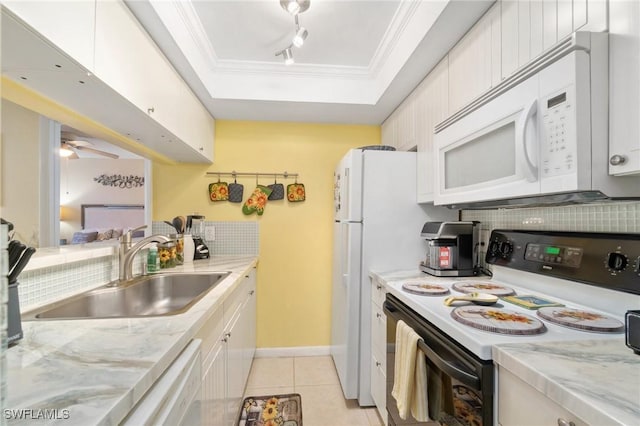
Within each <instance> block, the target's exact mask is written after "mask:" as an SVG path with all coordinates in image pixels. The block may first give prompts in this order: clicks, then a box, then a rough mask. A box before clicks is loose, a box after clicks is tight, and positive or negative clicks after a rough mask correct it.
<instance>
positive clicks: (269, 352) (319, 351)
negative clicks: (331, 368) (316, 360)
mask: <svg viewBox="0 0 640 426" xmlns="http://www.w3.org/2000/svg"><path fill="white" fill-rule="evenodd" d="M330 354H331V346H294V347H290V348H257V349H256V354H255V357H256V358H282V357H294V356H325V355H330Z"/></svg>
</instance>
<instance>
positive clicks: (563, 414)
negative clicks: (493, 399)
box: [498, 368, 587, 426]
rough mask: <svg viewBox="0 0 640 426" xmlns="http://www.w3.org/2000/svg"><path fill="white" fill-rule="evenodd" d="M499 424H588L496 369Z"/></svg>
mask: <svg viewBox="0 0 640 426" xmlns="http://www.w3.org/2000/svg"><path fill="white" fill-rule="evenodd" d="M562 421H564V422H562ZM570 422H571V423H570ZM498 423H499V424H500V425H502V426H538V425H559V424H567V425H568V424H573V425H574V426H586V425H587V423H586V422H584V421H583V420H582V419H580V418H578V416H576V415H575V414H573V413H571V412H569V411H568V410H567V409H565V408H563V407H562V406H560V405H558V404H557V403H556V402H554V401H552V400H551V399H549V398H547V397H546V396H545V395H544V394H543V393H541V392H539V391H538V390H537V389H535V388H534V387H532V386H531V385H529V384H527V383H525V382H523V381H522V380H521V379H519V378H518V377H516V376H515V375H513V374H512V373H510V372H509V371H507V370H505V369H504V368H498Z"/></svg>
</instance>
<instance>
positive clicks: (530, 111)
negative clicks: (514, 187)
mask: <svg viewBox="0 0 640 426" xmlns="http://www.w3.org/2000/svg"><path fill="white" fill-rule="evenodd" d="M537 110H538V101H537V99H534V100H533V101H532V102H531V104H529V106H528V107H527V108H525V110H524V111H523V113H522V116H521V117H522V125H521V126H520V127H521V131H522V133H521V134H520V142H521V143H522V154H523V157H524V160H525V161H524V163H525V167H524V174H525V178H526V179H527V180H528V181H529V182H535V181H537V180H538V166H537V165H535V164H533V162H532V161H531V157H530V156H529V150H528V149H527V127H528V125H529V121H531V118H532V117H533V116H534V114H535V113H536V111H537Z"/></svg>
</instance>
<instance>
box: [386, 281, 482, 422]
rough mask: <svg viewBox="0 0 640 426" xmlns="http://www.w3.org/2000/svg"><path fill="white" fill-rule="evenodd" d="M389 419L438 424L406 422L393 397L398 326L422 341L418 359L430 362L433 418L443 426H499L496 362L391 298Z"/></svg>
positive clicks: (388, 303)
mask: <svg viewBox="0 0 640 426" xmlns="http://www.w3.org/2000/svg"><path fill="white" fill-rule="evenodd" d="M384 312H385V314H386V316H387V414H388V420H389V424H390V425H394V426H395V425H409V424H410V425H430V424H431V425H432V424H433V423H423V422H418V421H417V420H415V419H414V418H413V417H412V416H411V415H409V416H408V418H407V419H401V418H400V416H399V413H398V408H397V405H396V400H395V398H394V397H393V396H392V395H391V391H392V389H393V380H394V374H395V371H394V370H395V342H396V336H395V335H396V326H397V324H398V321H399V320H402V321H404V322H405V323H407V324H408V325H409V326H410V327H411V328H413V329H414V330H415V331H416V333H418V334H419V335H420V337H421V338H422V339H421V340H419V341H418V350H419V351H418V356H425V357H426V360H427V380H426V383H427V403H428V407H429V417H430V418H431V419H432V420H434V421H435V422H436V423H438V424H441V425H452V426H453V425H455V426H459V425H465V426H483V425H484V426H492V425H493V363H492V362H491V361H483V360H480V359H479V358H477V357H475V356H474V355H473V354H471V353H469V352H468V351H466V350H465V349H464V348H461V347H460V346H459V345H458V344H457V343H456V342H454V341H453V340H451V339H450V338H449V337H448V336H447V335H446V334H444V333H442V332H441V331H440V330H439V329H437V328H436V327H435V326H434V325H432V324H431V323H429V322H428V321H427V320H425V319H424V318H422V317H420V316H419V315H418V314H417V313H416V312H414V311H413V310H411V309H410V308H409V307H407V306H406V305H404V304H403V303H402V302H400V301H399V300H398V299H397V298H395V297H394V296H393V295H389V294H388V295H387V299H386V300H385V302H384Z"/></svg>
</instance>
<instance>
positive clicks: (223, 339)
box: [221, 337, 229, 343]
mask: <svg viewBox="0 0 640 426" xmlns="http://www.w3.org/2000/svg"><path fill="white" fill-rule="evenodd" d="M228 340H229V339H227V338H226V337H223V338H222V339H221V341H222V342H225V343H227V341H228Z"/></svg>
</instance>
